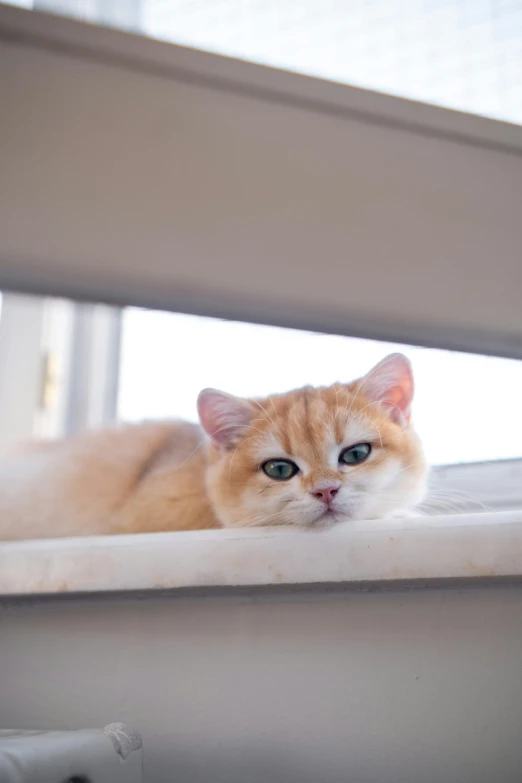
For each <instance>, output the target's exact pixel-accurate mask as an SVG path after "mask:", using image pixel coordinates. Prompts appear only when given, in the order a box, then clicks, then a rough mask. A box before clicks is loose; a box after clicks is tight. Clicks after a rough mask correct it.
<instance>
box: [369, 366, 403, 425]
mask: <svg viewBox="0 0 522 783" xmlns="http://www.w3.org/2000/svg"><path fill="white" fill-rule="evenodd" d="M360 388H361V391H362V392H363V393H364V394H365V395H366V396H367V397H369V398H370V400H372V402H378V403H379V404H380V405H381V407H382V408H384V409H385V410H386V413H387V414H388V416H389V417H390V419H391V420H392V421H394V422H395V423H396V424H399V426H401V427H406V426H407V425H408V423H409V421H410V413H411V410H410V409H411V402H412V399H413V373H412V370H411V364H410V362H409V359H407V358H406V356H404V355H403V354H402V353H392V354H390V355H389V356H387V357H386V358H385V359H383V360H382V361H380V362H379V364H377V365H376V366H375V367H374V368H373V370H371V371H370V372H369V373H368V374H367V375H365V376H364V378H363V379H362V381H361V386H360Z"/></svg>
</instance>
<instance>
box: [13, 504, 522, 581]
mask: <svg viewBox="0 0 522 783" xmlns="http://www.w3.org/2000/svg"><path fill="white" fill-rule="evenodd" d="M520 576H522V511H515V512H504V513H494V514H470V515H460V516H451V517H449V516H448V517H431V518H419V519H408V520H389V521H377V522H375V521H374V522H356V523H354V522H352V523H346V524H344V525H339V526H338V527H335V528H332V529H330V530H325V531H295V530H291V529H289V528H281V529H276V528H264V529H263V528H258V529H256V530H244V529H243V530H241V529H239V530H216V531H214V530H212V531H210V530H208V531H196V532H182V533H155V534H148V535H135V536H107V537H105V536H103V537H92V538H71V539H49V540H45V541H20V542H8V543H4V544H0V595H31V594H32V595H35V594H36V595H42V594H54V593H61V594H63V593H92V592H113V591H114V592H119V591H134V590H165V589H168V590H172V589H180V588H201V587H206V588H209V587H240V586H255V585H258V586H261V585H313V584H347V583H357V584H361V583H362V584H364V583H389V584H391V583H393V582H404V581H406V582H408V581H411V582H412V583H419V582H420V583H423V582H427V581H430V580H434V579H446V580H447V579H458V580H460V579H470V578H486V577H520Z"/></svg>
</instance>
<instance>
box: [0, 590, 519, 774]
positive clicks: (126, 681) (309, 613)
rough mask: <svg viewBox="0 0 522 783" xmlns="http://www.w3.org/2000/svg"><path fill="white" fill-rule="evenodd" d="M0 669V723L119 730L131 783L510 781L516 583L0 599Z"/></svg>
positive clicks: (515, 751) (515, 703) (515, 744)
mask: <svg viewBox="0 0 522 783" xmlns="http://www.w3.org/2000/svg"><path fill="white" fill-rule="evenodd" d="M0 661H1V675H2V676H1V678H0V725H4V726H5V725H8V726H9V725H11V726H12V725H16V726H23V727H28V728H45V729H50V728H56V729H58V728H60V729H71V728H82V727H85V726H97V725H102V724H103V723H104V722H105V721H106V720H108V719H112V718H116V719H117V720H122V721H124V722H126V723H128V724H130V725H132V726H134V727H135V728H136V729H137V730H138V731H139V732H140V734H141V735H142V737H143V746H144V763H145V774H144V783H174V781H176V783H177V782H178V781H179V783H520V779H521V770H522V742H521V726H522V677H521V676H520V675H521V661H522V589H521V588H520V587H494V586H491V587H489V588H479V587H477V588H474V589H463V588H462V587H461V588H459V589H458V590H455V589H453V590H450V589H447V590H440V589H436V590H435V589H424V590H402V591H398V592H394V591H391V592H390V591H384V592H383V591H377V592H362V593H361V592H356V591H347V592H339V591H338V592H326V593H325V592H323V593H321V592H319V593H318V592H316V593H303V592H301V593H299V594H298V595H295V594H294V595H291V594H277V595H266V594H262V593H260V592H259V591H255V590H253V591H252V593H251V594H250V595H243V596H241V595H227V596H223V595H222V596H219V595H206V596H200V597H191V598H189V597H174V596H163V597H161V596H158V595H157V594H151V595H150V596H149V597H142V598H140V599H132V600H130V599H122V598H120V599H117V598H115V597H112V598H110V597H107V596H104V597H99V598H97V599H95V598H93V597H91V598H79V599H75V600H71V599H68V600H67V599H53V600H48V601H38V602H34V601H31V600H29V599H28V600H26V601H25V602H21V601H20V600H17V601H14V600H12V601H10V602H5V601H4V602H3V606H2V607H0ZM108 716H109V717H108Z"/></svg>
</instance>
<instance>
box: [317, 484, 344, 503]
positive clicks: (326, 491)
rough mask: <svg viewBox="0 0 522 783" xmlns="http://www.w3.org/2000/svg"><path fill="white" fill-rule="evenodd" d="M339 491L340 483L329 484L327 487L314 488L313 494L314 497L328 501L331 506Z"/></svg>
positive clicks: (324, 501)
mask: <svg viewBox="0 0 522 783" xmlns="http://www.w3.org/2000/svg"><path fill="white" fill-rule="evenodd" d="M338 492H339V484H329V485H328V486H326V487H321V489H314V490H312V495H313V496H314V498H317V499H318V500H322V501H323V503H326V505H327V506H329V505H330V503H331V502H332V500H333V499H334V497H335V496H336V495H337V493H338Z"/></svg>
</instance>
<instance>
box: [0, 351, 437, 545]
mask: <svg viewBox="0 0 522 783" xmlns="http://www.w3.org/2000/svg"><path fill="white" fill-rule="evenodd" d="M412 397H413V376H412V371H411V367H410V363H409V361H408V360H407V359H406V357H405V356H403V355H402V354H392V355H390V356H388V357H387V358H385V359H383V360H382V361H381V362H380V363H379V364H378V365H377V366H376V367H375V368H374V369H373V370H372V371H371V372H369V373H368V374H367V375H366V376H364V377H363V378H362V379H359V380H358V381H354V382H352V383H348V384H342V383H336V384H334V385H333V386H331V387H325V388H312V387H305V388H303V389H297V390H295V391H291V392H288V393H286V394H276V395H273V396H271V397H268V398H267V399H242V398H238V397H233V396H232V395H230V394H225V393H223V392H219V391H216V390H213V389H206V390H204V391H202V392H201V394H200V395H199V398H198V411H199V418H200V425H201V426H198V425H196V424H191V423H188V422H182V421H172V422H146V423H143V424H138V425H120V426H115V427H112V428H110V429H106V430H100V431H91V432H87V433H85V434H83V435H80V436H78V437H76V438H73V439H70V440H62V441H48V442H41V443H40V444H32V445H29V446H28V447H26V448H23V449H21V450H19V451H18V452H17V453H13V454H12V455H10V456H7V457H5V458H4V459H3V460H1V461H0V539H3V540H14V539H28V538H55V537H66V536H87V535H100V534H123V533H151V532H156V531H174V530H195V529H202V528H221V527H253V526H259V525H291V526H295V527H304V528H321V527H327V526H329V525H332V524H334V523H337V522H341V521H347V520H359V519H378V518H383V517H390V516H401V515H408V514H411V513H412V509H414V508H415V506H416V505H417V504H418V503H419V502H420V501H421V500H422V498H423V495H424V491H425V485H426V474H427V468H426V463H425V460H424V457H423V453H422V449H421V446H420V443H419V440H418V438H417V436H416V435H415V432H414V431H413V428H412V426H411V424H410V408H411V402H412Z"/></svg>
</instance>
